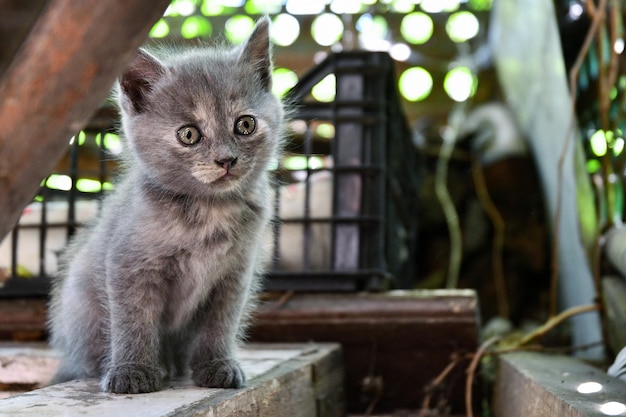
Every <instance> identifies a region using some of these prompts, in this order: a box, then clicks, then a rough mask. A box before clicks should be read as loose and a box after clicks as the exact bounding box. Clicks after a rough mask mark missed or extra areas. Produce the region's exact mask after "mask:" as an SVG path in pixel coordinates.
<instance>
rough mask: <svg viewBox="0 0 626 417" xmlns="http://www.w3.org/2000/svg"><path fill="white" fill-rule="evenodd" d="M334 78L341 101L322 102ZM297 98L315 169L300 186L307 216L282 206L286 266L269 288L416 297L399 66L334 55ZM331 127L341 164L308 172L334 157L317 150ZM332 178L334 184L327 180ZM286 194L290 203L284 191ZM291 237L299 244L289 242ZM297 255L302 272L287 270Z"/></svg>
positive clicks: (383, 57)
mask: <svg viewBox="0 0 626 417" xmlns="http://www.w3.org/2000/svg"><path fill="white" fill-rule="evenodd" d="M329 75H334V77H335V86H336V87H335V98H334V100H333V101H332V102H329V103H320V102H318V101H315V100H313V99H312V97H311V91H312V89H313V88H314V87H315V86H316V85H318V83H319V82H320V81H322V80H323V79H325V78H326V77H327V76H329ZM289 97H290V99H291V101H292V102H293V103H295V109H294V114H293V121H292V126H298V125H301V126H306V127H305V128H304V129H301V130H303V132H302V133H301V135H300V138H299V140H296V146H295V149H296V152H297V153H300V154H302V155H303V156H304V157H305V160H306V161H307V163H306V167H305V168H304V169H302V170H300V176H301V177H303V178H301V179H300V183H298V184H296V185H295V187H298V189H297V195H300V196H301V198H300V200H302V201H301V204H300V205H301V207H298V208H300V209H301V210H300V213H299V214H298V213H293V211H294V210H293V209H290V210H284V209H283V207H280V204H281V202H282V203H284V202H285V201H286V200H287V199H286V198H284V195H283V196H282V198H281V196H277V198H276V202H277V210H276V213H277V218H279V219H280V222H279V223H277V226H276V234H275V241H274V244H275V245H274V254H275V260H276V261H275V264H274V268H273V270H272V272H271V273H270V274H269V276H268V279H267V283H266V288H267V289H270V290H288V289H293V290H344V291H355V290H362V289H369V290H380V289H386V288H410V287H412V286H413V283H414V279H415V274H416V271H415V269H416V268H415V264H414V260H415V250H416V236H417V172H418V171H417V162H416V158H417V157H416V153H415V152H414V149H413V146H412V143H411V133H410V131H409V129H408V126H407V124H406V121H405V119H404V115H403V113H402V111H401V108H400V103H399V99H398V93H397V87H396V79H395V74H394V65H393V61H392V60H391V59H390V57H389V56H388V55H387V54H385V53H372V52H345V53H338V54H333V55H330V56H328V57H327V58H326V59H325V60H324V61H323V62H321V63H320V64H319V65H318V66H316V67H315V68H313V70H312V71H310V72H309V73H307V74H306V75H305V76H303V77H302V79H301V80H300V82H299V83H298V84H297V85H296V86H295V87H294V88H293V89H292V91H291V93H290V96H289ZM326 123H327V124H330V125H331V126H332V127H334V135H333V137H332V138H331V139H330V140H329V144H328V150H329V151H330V155H331V156H332V163H331V164H330V166H326V167H321V168H315V167H312V166H311V164H310V163H308V162H309V161H310V160H311V159H312V158H314V157H316V156H317V150H316V149H315V148H321V152H324V151H326V149H324V147H323V146H316V144H317V143H320V142H321V141H320V139H319V138H318V137H316V135H315V127H316V126H319V125H320V124H326ZM294 136H295V137H296V138H297V136H296V135H294ZM322 173H326V176H325V178H324V177H322V179H321V180H320V179H319V178H318V177H320V176H322ZM320 183H321V184H320ZM279 193H280V194H284V193H285V187H284V186H282V187H281V188H280V190H279ZM320 199H321V200H322V201H321V202H322V203H325V204H326V206H325V207H323V208H320V207H319V206H320V204H319V203H320V201H319V200H320ZM286 212H287V213H286ZM294 214H295V215H294ZM288 234H289V235H292V236H293V238H289V239H286V238H285V236H286V235H288ZM285 246H287V247H285ZM287 251H289V252H291V253H292V255H291V257H292V258H295V259H296V260H299V261H300V265H298V263H297V262H291V264H290V265H286V264H287V262H286V260H285V255H286V252H287ZM294 252H295V253H296V255H295V256H294V255H293V253H294Z"/></svg>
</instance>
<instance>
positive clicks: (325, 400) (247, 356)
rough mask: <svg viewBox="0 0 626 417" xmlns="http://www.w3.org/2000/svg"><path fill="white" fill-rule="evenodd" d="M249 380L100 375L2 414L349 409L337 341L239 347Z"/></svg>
mask: <svg viewBox="0 0 626 417" xmlns="http://www.w3.org/2000/svg"><path fill="white" fill-rule="evenodd" d="M239 357H240V359H241V361H242V365H243V367H244V370H245V372H246V375H247V376H248V380H249V383H248V386H247V387H246V388H242V389H237V390H225V389H207V388H199V387H196V386H194V385H193V383H192V382H191V381H190V380H189V379H184V380H172V381H170V382H169V383H168V384H167V386H166V387H165V389H163V390H162V391H158V392H154V393H149V394H138V395H119V394H109V393H102V392H100V391H99V386H98V381H97V380H95V379H89V380H77V381H70V382H67V383H64V384H58V385H53V386H49V387H46V388H43V389H38V390H34V391H31V392H28V393H25V394H22V395H18V396H15V397H11V398H6V399H4V400H0V416H33V417H35V416H36V417H47V416H60V415H72V416H73V415H80V416H134V415H137V416H139V415H141V416H145V417H165V416H220V417H222V416H268V417H270V416H271V417H293V416H304V417H308V416H311V417H318V416H324V417H326V416H330V417H334V416H341V415H344V412H345V411H344V410H345V404H344V400H343V370H342V359H341V350H340V348H339V346H338V345H334V344H306V345H302V344H301V345H287V344H283V345H261V344H258V345H250V346H248V347H246V349H245V350H242V351H241V353H240V355H239Z"/></svg>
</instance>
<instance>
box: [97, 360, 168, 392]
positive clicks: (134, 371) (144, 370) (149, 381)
mask: <svg viewBox="0 0 626 417" xmlns="http://www.w3.org/2000/svg"><path fill="white" fill-rule="evenodd" d="M161 383H162V376H161V370H160V369H159V368H157V367H155V366H149V365H142V364H136V363H126V364H122V365H117V366H111V368H109V371H108V372H107V374H106V375H105V376H104V378H103V379H102V383H101V388H102V390H103V391H106V392H113V393H115V394H139V393H144V392H154V391H158V390H160V389H161Z"/></svg>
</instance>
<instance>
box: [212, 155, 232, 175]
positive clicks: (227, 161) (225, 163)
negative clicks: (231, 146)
mask: <svg viewBox="0 0 626 417" xmlns="http://www.w3.org/2000/svg"><path fill="white" fill-rule="evenodd" d="M215 163H216V164H217V165H219V166H221V167H222V168H224V169H225V170H226V172H228V171H230V169H231V168H232V167H233V165H235V164H236V163H237V158H233V157H229V158H224V159H216V160H215Z"/></svg>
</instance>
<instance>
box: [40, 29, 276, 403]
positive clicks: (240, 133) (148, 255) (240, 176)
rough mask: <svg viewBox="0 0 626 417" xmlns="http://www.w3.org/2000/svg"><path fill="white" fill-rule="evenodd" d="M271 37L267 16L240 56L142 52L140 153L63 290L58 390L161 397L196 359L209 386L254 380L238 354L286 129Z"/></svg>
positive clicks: (76, 250) (129, 91)
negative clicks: (88, 381) (76, 383)
mask: <svg viewBox="0 0 626 417" xmlns="http://www.w3.org/2000/svg"><path fill="white" fill-rule="evenodd" d="M268 31H269V19H267V18H263V19H261V20H260V21H259V22H258V23H257V26H256V27H255V29H254V31H253V33H252V34H251V36H250V38H249V39H248V40H247V42H246V43H245V44H244V45H243V46H241V47H238V48H233V49H227V48H213V49H204V50H202V49H198V50H192V51H188V52H185V53H179V54H174V55H171V56H169V57H166V58H163V59H162V60H159V59H157V58H155V57H153V56H152V55H150V54H148V53H147V52H144V51H140V52H139V54H138V56H137V57H136V59H135V60H134V62H133V63H132V64H131V66H130V68H129V69H128V70H127V71H126V72H125V73H124V74H123V75H122V76H121V78H120V80H119V104H120V108H121V113H122V127H123V131H124V133H125V136H126V138H127V140H128V143H129V148H130V149H129V150H130V152H129V153H130V155H129V158H128V161H127V164H126V165H127V167H126V172H125V174H124V175H123V179H122V181H121V183H120V184H119V185H118V187H117V189H116V191H115V192H114V193H113V195H111V196H110V197H109V198H108V199H107V200H106V202H105V207H104V210H103V215H102V216H101V217H100V218H99V219H98V221H97V222H96V223H95V224H94V225H93V226H92V227H90V228H88V229H87V230H85V231H84V232H83V233H82V235H81V236H79V237H78V238H77V239H76V241H75V242H74V243H73V244H72V245H71V247H70V249H69V255H70V257H71V258H70V259H69V261H68V262H67V265H66V267H65V272H64V274H63V275H64V278H63V279H59V280H57V281H56V282H55V283H54V286H53V294H52V302H51V308H50V309H51V315H50V330H51V343H52V345H53V346H54V347H55V348H57V349H59V350H60V351H61V352H62V353H63V358H62V362H61V367H60V369H59V371H58V373H57V376H56V377H55V382H61V381H65V380H69V379H74V378H85V377H100V378H101V389H102V390H104V391H109V392H115V393H139V392H151V391H156V390H159V389H160V388H161V385H162V381H163V378H164V377H166V376H180V375H182V374H183V373H184V372H185V371H186V367H187V365H190V367H191V372H192V378H193V381H194V382H195V383H196V384H197V385H199V386H202V387H220V388H221V387H223V388H237V387H241V386H242V385H243V384H244V383H245V375H244V373H243V372H242V370H241V367H240V365H239V364H238V362H237V360H236V359H235V357H234V354H235V350H236V347H237V344H238V341H239V338H240V334H241V327H242V322H243V321H245V316H246V310H247V309H248V307H249V306H250V304H251V297H252V295H253V293H254V290H255V287H256V285H257V279H258V276H259V275H260V274H261V273H262V267H263V264H264V258H265V256H264V252H265V251H264V250H263V247H264V244H263V242H264V239H263V236H262V235H263V234H264V233H265V232H266V231H267V230H269V228H268V227H267V225H268V222H269V219H270V216H271V213H270V211H271V209H270V205H271V204H270V190H271V185H270V177H271V174H270V172H269V171H268V169H269V166H270V165H271V163H272V162H274V161H275V160H276V158H277V157H278V153H279V150H280V142H281V137H282V129H283V125H282V122H283V110H282V107H281V104H280V102H279V100H278V99H276V98H275V96H274V95H272V93H271V91H270V90H271V56H270V42H269V33H268Z"/></svg>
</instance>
